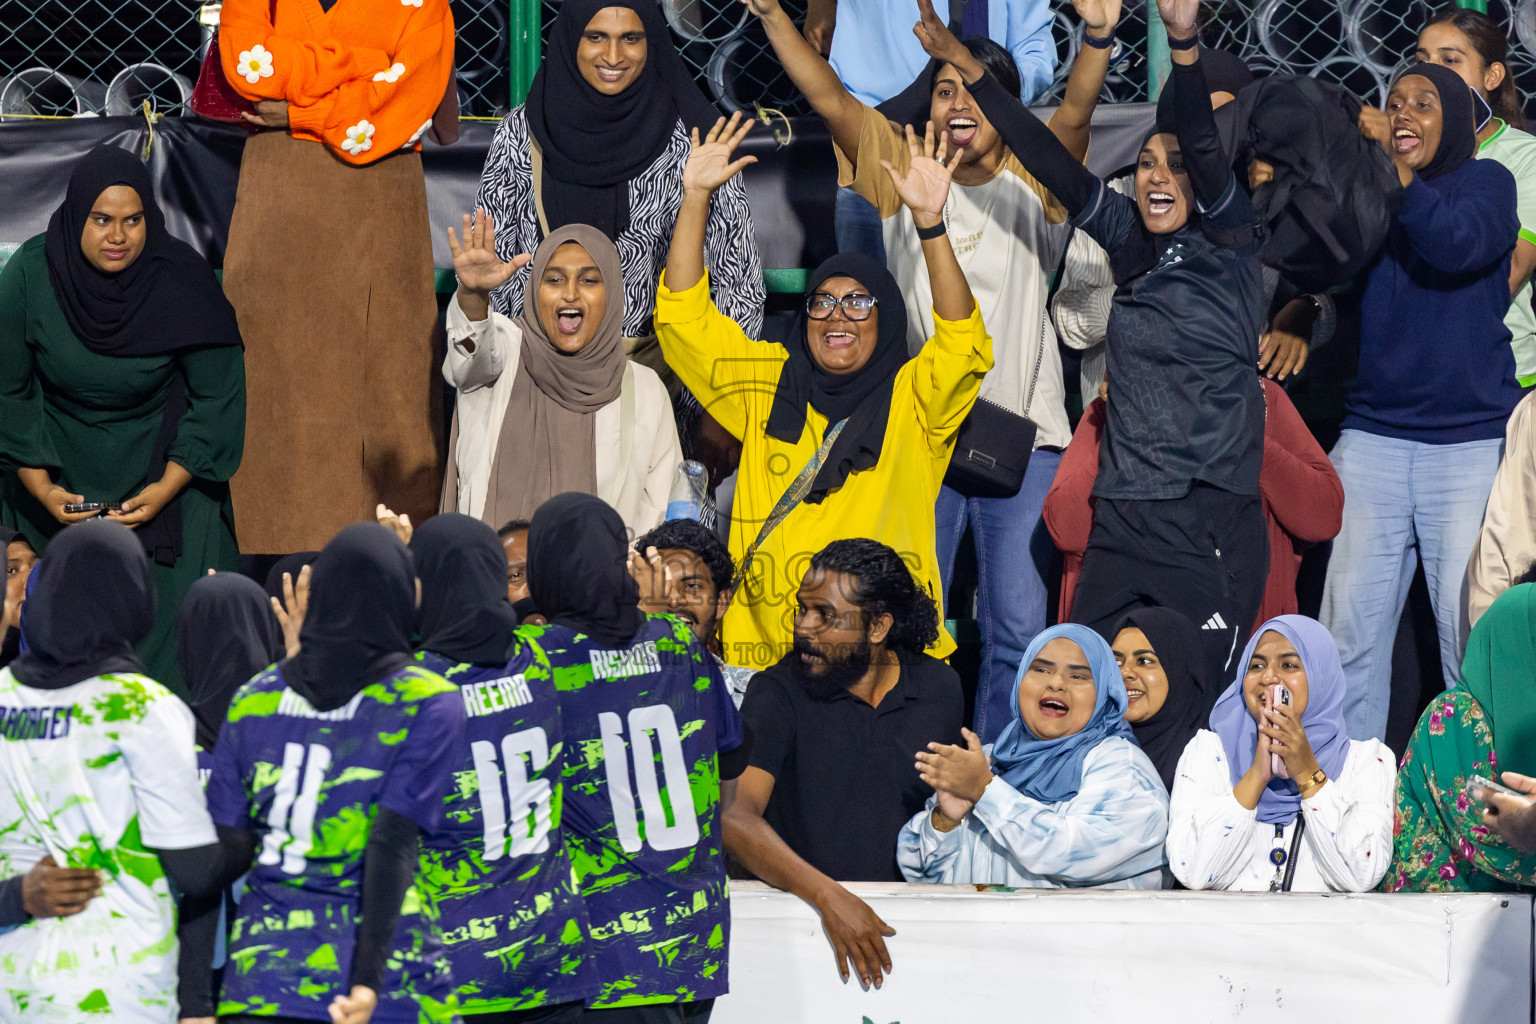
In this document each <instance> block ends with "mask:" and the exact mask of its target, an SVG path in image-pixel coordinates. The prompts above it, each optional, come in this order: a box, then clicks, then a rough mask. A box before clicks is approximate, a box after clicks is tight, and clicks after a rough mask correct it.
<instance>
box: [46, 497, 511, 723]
mask: <svg viewBox="0 0 1536 1024" xmlns="http://www.w3.org/2000/svg"><path fill="white" fill-rule="evenodd" d="M504 571H505V570H503V572H504ZM415 618H416V569H415V566H414V565H413V564H412V561H411V553H410V551H408V550H407V549H406V547H405V545H404V544H401V543H400V540H399V538H397V537H396V536H395V535H394V533H393V532H392V531H391V530H390V529H389V528H388V527H385V526H380V525H379V524H378V523H354V524H352V525H351V526H349V527H347V528H346V529H345V530H342V531H341V532H340V533H338V534H337V535H336V536H335V537H334V538H333V539H332V540H331V542H330V543H329V544H327V545H326V546H325V548H324V549H323V550H322V551H321V552H320V556H319V557H318V558H316V559H315V562H314V567H313V575H312V576H311V578H310V585H309V608H308V610H307V611H306V612H305V614H304V626H303V628H302V629H301V630H300V631H299V651H298V653H297V654H295V655H293V656H292V657H291V658H289V659H288V660H287V661H285V662H284V663H283V677H284V679H285V680H286V681H287V683H288V685H289V686H290V687H292V688H293V689H294V691H295V692H297V693H298V694H299V695H300V696H301V697H303V698H304V699H305V700H307V701H309V703H310V704H312V705H313V706H314V708H315V710H316V711H334V710H335V709H336V708H339V707H341V706H342V705H343V704H345V703H347V701H349V700H351V699H352V698H353V697H355V696H356V695H357V694H358V692H359V691H361V690H362V689H363V687H365V686H367V685H369V684H370V683H376V682H379V681H380V680H383V679H386V678H388V677H389V676H391V675H394V674H395V673H396V672H399V671H400V670H401V669H403V668H405V667H406V666H407V665H408V664H409V663H410V660H411V656H410V652H411V626H412V624H413V622H414V620H415ZM29 635H30V634H29Z"/></svg>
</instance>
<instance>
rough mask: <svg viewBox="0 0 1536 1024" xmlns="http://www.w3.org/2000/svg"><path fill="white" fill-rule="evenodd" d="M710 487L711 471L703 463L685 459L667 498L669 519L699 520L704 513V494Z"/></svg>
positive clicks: (680, 465) (680, 464)
mask: <svg viewBox="0 0 1536 1024" xmlns="http://www.w3.org/2000/svg"><path fill="white" fill-rule="evenodd" d="M708 487H709V471H708V470H706V469H705V468H704V465H703V463H700V462H695V461H694V460H693V459H684V460H683V461H682V462H680V463H678V466H677V475H676V476H674V477H673V478H672V493H671V494H670V495H668V497H667V518H668V519H669V520H670V519H693V520H697V519H698V518H699V517H700V516H701V515H703V512H704V492H705V490H706V489H707V488H708Z"/></svg>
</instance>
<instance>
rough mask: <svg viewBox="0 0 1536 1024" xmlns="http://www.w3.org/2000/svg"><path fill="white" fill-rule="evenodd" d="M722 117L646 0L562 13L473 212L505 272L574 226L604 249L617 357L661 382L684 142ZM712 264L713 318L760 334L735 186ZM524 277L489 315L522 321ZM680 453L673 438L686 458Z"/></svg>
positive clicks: (748, 227) (754, 278)
mask: <svg viewBox="0 0 1536 1024" xmlns="http://www.w3.org/2000/svg"><path fill="white" fill-rule="evenodd" d="M719 116H720V112H719V111H718V110H717V109H716V108H715V106H714V105H713V104H712V103H711V102H710V101H709V100H708V99H707V98H706V97H705V95H704V94H703V93H702V92H701V91H700V90H699V86H698V85H697V83H696V82H695V81H694V77H693V74H692V72H690V71H689V69H688V67H687V66H686V65H685V64H684V63H683V60H682V57H681V56H680V55H679V54H678V52H677V48H676V46H675V45H674V44H673V41H672V34H671V31H670V30H669V29H668V27H667V20H666V18H665V16H664V15H663V14H662V11H661V7H660V5H659V4H657V3H656V2H655V0H565V2H564V3H562V4H560V8H559V14H558V16H557V17H556V18H555V22H554V24H553V25H552V26H551V28H550V33H549V42H548V44H547V45H546V46H545V49H544V63H543V64H541V65H540V67H539V70H538V71H537V72H536V73H535V75H534V77H533V82H532V84H531V85H530V87H529V90H528V99H527V102H526V103H524V104H523V105H522V106H519V107H516V108H514V109H513V111H512V112H511V114H509V115H508V116H507V117H506V118H505V119H503V120H502V123H501V125H500V127H499V128H498V129H497V131H496V139H495V142H494V143H493V144H492V146H491V152H490V155H489V157H488V158H487V160H486V164H485V170H484V172H483V176H482V178H481V182H480V196H479V203H480V205H481V206H483V207H484V208H485V211H486V213H487V214H489V215H490V220H491V222H493V223H494V224H495V227H496V250H497V252H498V254H499V255H500V256H501V258H502V259H503V260H505V261H508V262H511V261H512V259H513V258H514V257H515V256H516V255H517V254H518V253H529V252H534V251H536V250H537V249H538V247H539V243H540V242H541V241H542V240H543V239H544V238H545V237H546V236H547V235H549V234H550V233H551V232H553V231H556V230H558V229H559V228H561V227H564V226H566V225H568V224H573V223H580V224H588V225H591V226H592V227H595V228H597V229H598V230H599V231H601V232H603V233H604V234H605V235H607V236H608V237H609V238H611V239H612V240H613V242H614V244H615V245H616V246H617V247H618V250H619V260H620V265H621V267H622V271H623V274H622V276H623V279H624V319H623V324H622V333H623V337H624V338H626V339H627V343H626V351H628V352H630V353H631V354H632V355H633V356H635V357H636V358H637V359H638V360H639V361H640V362H642V363H644V364H645V365H647V366H650V367H651V368H652V369H654V370H657V371H660V372H663V373H664V371H665V368H666V367H665V364H664V363H663V362H662V359H661V355H660V353H659V352H657V351H656V349H655V345H654V336H653V331H654V328H653V326H652V318H653V316H654V314H655V310H656V279H657V277H658V276H660V274H661V268H662V262H663V260H664V259H665V258H666V251H667V242H668V240H669V239H670V237H671V232H672V223H673V221H675V220H676V219H677V208H678V204H679V203H681V202H682V195H683V189H682V175H683V165H684V164H685V163H686V162H687V160H688V133H689V132H690V130H693V131H698V132H699V133H700V134H703V133H704V132H707V131H708V130H709V127H710V126H711V125H713V124H714V123H715V121H716V120H717V119H718V118H719ZM709 251H710V262H709V269H710V273H711V275H713V278H714V283H715V288H716V294H717V295H719V296H720V303H721V305H722V306H723V307H724V308H725V310H726V312H727V314H728V315H730V316H732V317H734V318H735V319H737V320H738V321H739V322H741V323H742V324H745V325H746V326H747V328H748V330H751V331H753V332H756V331H759V330H761V329H762V324H763V302H764V300H765V299H766V298H767V295H766V292H765V291H764V287H763V268H762V260H761V257H760V256H759V254H758V250H757V241H756V239H755V237H754V236H753V233H752V210H751V207H750V206H749V205H748V203H747V194H746V189H745V188H744V187H742V185H741V183H740V182H735V183H733V184H732V185H731V186H730V187H729V188H727V189H725V190H724V191H723V192H722V193H721V195H720V196H719V198H718V199H716V201H715V204H714V208H713V209H712V210H711V211H710V215H709ZM530 273H531V268H523V269H520V270H518V271H517V272H516V273H515V274H514V275H513V277H512V279H511V280H510V282H509V283H508V284H507V285H506V286H504V287H501V288H498V289H497V290H496V291H495V292H494V293H493V295H492V298H491V305H492V308H493V309H494V310H495V311H496V312H498V313H501V314H504V315H505V316H508V317H514V318H515V317H517V316H520V315H522V313H523V305H524V302H525V293H526V292H527V288H526V283H527V280H528V277H529V274H530ZM614 294H615V292H614V286H613V284H612V283H611V282H610V284H609V295H610V296H612V295H614ZM611 301H612V300H611V299H610V302H611ZM449 308H450V317H449V331H450V340H454V341H457V340H459V338H461V337H462V335H460V334H456V333H454V330H455V324H456V322H457V321H456V319H455V318H454V317H453V315H452V310H453V309H455V308H456V306H450V307H449ZM666 379H667V378H666V377H665V376H663V380H666ZM694 408H695V409H696V408H697V407H696V406H694ZM691 440H692V439H691V437H688V436H685V437H684V438H683V445H684V451H685V452H686V451H687V450H688V446H689V444H690V441H691Z"/></svg>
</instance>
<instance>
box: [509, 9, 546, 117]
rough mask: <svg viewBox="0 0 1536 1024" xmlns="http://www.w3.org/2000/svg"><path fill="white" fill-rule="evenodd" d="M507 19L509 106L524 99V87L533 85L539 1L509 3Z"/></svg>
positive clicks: (539, 50) (537, 53)
mask: <svg viewBox="0 0 1536 1024" xmlns="http://www.w3.org/2000/svg"><path fill="white" fill-rule="evenodd" d="M511 3H512V10H511V12H510V13H511V17H510V18H508V19H507V22H508V35H509V36H510V37H511V43H512V46H511V50H512V66H511V68H510V72H511V73H510V76H509V80H508V86H509V88H510V89H511V93H512V105H513V106H516V105H517V104H519V103H521V102H523V100H525V99H527V98H528V87H529V86H530V85H532V84H533V73H534V72H535V71H537V70H538V69H539V60H540V58H541V56H542V50H543V40H542V34H541V31H540V30H541V28H542V25H541V23H540V17H541V15H542V13H543V3H542V0H511Z"/></svg>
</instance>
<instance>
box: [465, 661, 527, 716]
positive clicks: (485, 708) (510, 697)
mask: <svg viewBox="0 0 1536 1024" xmlns="http://www.w3.org/2000/svg"><path fill="white" fill-rule="evenodd" d="M459 693H460V694H462V695H463V697H464V713H465V714H466V715H469V716H470V717H471V718H478V717H480V716H482V715H494V714H495V713H496V712H498V711H507V710H510V709H511V708H520V707H522V706H523V705H524V704H532V703H533V693H532V692H530V691H529V689H528V683H527V681H526V680H524V679H523V675H522V673H521V672H519V673H518V674H517V675H515V676H500V677H498V678H496V679H486V680H483V681H481V682H478V683H470V684H469V685H467V686H460V687H459Z"/></svg>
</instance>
